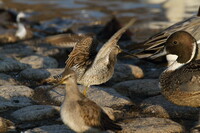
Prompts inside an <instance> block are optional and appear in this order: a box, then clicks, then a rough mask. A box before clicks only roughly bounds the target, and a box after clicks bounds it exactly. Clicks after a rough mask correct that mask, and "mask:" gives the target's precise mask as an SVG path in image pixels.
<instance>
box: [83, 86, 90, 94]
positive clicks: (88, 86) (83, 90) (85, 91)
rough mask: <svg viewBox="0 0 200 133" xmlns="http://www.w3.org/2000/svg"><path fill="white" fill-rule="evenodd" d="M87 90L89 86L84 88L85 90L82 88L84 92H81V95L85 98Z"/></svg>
mask: <svg viewBox="0 0 200 133" xmlns="http://www.w3.org/2000/svg"><path fill="white" fill-rule="evenodd" d="M88 88H89V86H86V88H84V90H83V95H84V96H87V90H88Z"/></svg>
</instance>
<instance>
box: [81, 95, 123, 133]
mask: <svg viewBox="0 0 200 133" xmlns="http://www.w3.org/2000/svg"><path fill="white" fill-rule="evenodd" d="M78 103H79V105H80V108H81V110H80V115H81V117H82V118H83V119H84V121H85V124H86V125H88V126H90V127H94V128H99V129H100V130H120V129H121V127H120V126H119V125H116V124H115V123H114V122H113V121H112V120H111V119H110V118H109V117H108V115H107V114H106V113H105V112H104V111H103V110H102V109H101V108H100V107H99V106H98V105H97V104H96V103H94V102H93V101H91V100H89V99H87V98H85V99H83V100H82V101H78Z"/></svg>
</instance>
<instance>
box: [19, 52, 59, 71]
mask: <svg viewBox="0 0 200 133" xmlns="http://www.w3.org/2000/svg"><path fill="white" fill-rule="evenodd" d="M20 62H22V63H24V64H28V65H30V66H31V67H32V68H36V69H37V68H56V67H58V62H57V61H56V59H54V58H52V57H48V56H41V55H31V56H27V57H24V58H22V59H21V60H20Z"/></svg>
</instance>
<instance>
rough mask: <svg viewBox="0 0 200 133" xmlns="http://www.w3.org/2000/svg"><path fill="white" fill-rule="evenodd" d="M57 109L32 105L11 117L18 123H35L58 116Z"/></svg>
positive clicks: (55, 107)
mask: <svg viewBox="0 0 200 133" xmlns="http://www.w3.org/2000/svg"><path fill="white" fill-rule="evenodd" d="M59 109H60V108H59V107H57V106H49V105H32V106H27V107H24V108H21V109H19V110H17V111H15V112H13V113H12V114H11V115H12V116H13V117H14V118H15V119H16V120H20V121H35V120H42V119H46V118H50V117H54V116H55V115H58V114H59Z"/></svg>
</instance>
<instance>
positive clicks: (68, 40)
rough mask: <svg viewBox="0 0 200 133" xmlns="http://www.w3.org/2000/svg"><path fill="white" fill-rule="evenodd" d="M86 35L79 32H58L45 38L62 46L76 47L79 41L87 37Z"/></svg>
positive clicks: (46, 40)
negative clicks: (78, 33)
mask: <svg viewBox="0 0 200 133" xmlns="http://www.w3.org/2000/svg"><path fill="white" fill-rule="evenodd" d="M85 37H86V36H85V35H77V34H58V35H53V36H49V37H46V38H45V39H44V40H45V42H47V43H50V44H52V45H56V46H60V47H74V46H75V45H76V44H77V42H79V41H81V40H82V39H83V38H85Z"/></svg>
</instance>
